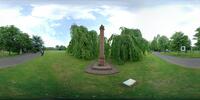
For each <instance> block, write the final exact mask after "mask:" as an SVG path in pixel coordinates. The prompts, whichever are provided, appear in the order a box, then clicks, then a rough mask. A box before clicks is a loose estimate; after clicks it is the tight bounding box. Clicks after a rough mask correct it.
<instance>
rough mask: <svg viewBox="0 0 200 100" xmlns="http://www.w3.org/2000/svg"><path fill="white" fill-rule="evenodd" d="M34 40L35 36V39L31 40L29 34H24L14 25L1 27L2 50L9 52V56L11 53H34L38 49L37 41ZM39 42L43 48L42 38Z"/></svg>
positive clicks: (0, 41) (0, 42) (0, 45)
mask: <svg viewBox="0 0 200 100" xmlns="http://www.w3.org/2000/svg"><path fill="white" fill-rule="evenodd" d="M36 37H37V36H36ZM34 38H35V36H34V37H33V39H31V38H30V37H29V35H28V34H27V33H23V32H22V31H21V30H20V29H19V28H17V27H15V26H14V25H10V26H1V27H0V50H4V51H9V54H10V53H11V52H15V53H18V54H19V53H26V52H29V51H32V50H34V49H36V46H35V45H38V43H37V41H35V40H34ZM37 38H38V37H37ZM39 38H40V37H39ZM32 40H33V41H32ZM39 42H40V43H39V45H38V46H40V47H41V46H43V42H42V40H41V38H40V40H39ZM38 46H37V47H38ZM37 51H38V50H37Z"/></svg>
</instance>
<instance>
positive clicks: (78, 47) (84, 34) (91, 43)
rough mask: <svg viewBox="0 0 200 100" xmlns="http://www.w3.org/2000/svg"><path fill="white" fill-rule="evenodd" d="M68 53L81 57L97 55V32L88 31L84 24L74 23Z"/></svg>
mask: <svg viewBox="0 0 200 100" xmlns="http://www.w3.org/2000/svg"><path fill="white" fill-rule="evenodd" d="M70 34H71V41H70V42H69V45H68V53H70V54H71V55H73V56H75V57H77V58H80V59H93V58H96V57H97V54H98V53H97V32H96V31H93V30H92V31H88V29H87V28H86V27H84V26H78V25H72V26H71V28H70Z"/></svg>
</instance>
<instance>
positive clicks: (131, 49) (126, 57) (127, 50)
mask: <svg viewBox="0 0 200 100" xmlns="http://www.w3.org/2000/svg"><path fill="white" fill-rule="evenodd" d="M120 29H121V30H122V31H121V34H120V35H112V36H111V37H110V39H109V42H112V43H111V58H112V59H113V60H115V61H116V62H118V63H119V64H123V63H125V62H126V61H138V60H141V59H142V57H143V55H144V54H145V52H146V51H148V47H149V46H148V45H149V44H148V41H147V40H145V39H144V38H142V34H141V32H140V30H138V29H128V28H125V27H121V28H120Z"/></svg>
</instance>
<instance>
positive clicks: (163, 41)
mask: <svg viewBox="0 0 200 100" xmlns="http://www.w3.org/2000/svg"><path fill="white" fill-rule="evenodd" d="M158 46H159V49H160V51H166V49H169V39H168V38H167V37H166V36H161V37H160V38H159V39H158Z"/></svg>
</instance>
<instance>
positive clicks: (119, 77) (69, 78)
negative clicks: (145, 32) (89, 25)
mask: <svg viewBox="0 0 200 100" xmlns="http://www.w3.org/2000/svg"><path fill="white" fill-rule="evenodd" d="M90 62H91V61H85V60H79V59H76V58H74V57H72V56H69V55H68V54H66V53H65V52H60V51H48V52H46V54H45V56H43V57H41V56H39V57H37V58H36V59H34V60H32V61H29V62H26V63H24V64H20V65H17V66H15V67H12V68H11V67H9V68H3V69H0V98H2V99H5V98H9V99H11V98H20V99H22V98H54V97H55V98H63V97H65V98H90V99H95V98H102V99H103V98H118V99H119V98H127V99H129V98H149V99H167V100H171V99H176V100H177V99H183V98H185V99H189V100H192V99H199V98H200V69H189V68H184V67H180V66H178V65H174V64H170V63H167V62H165V61H163V60H161V59H159V58H157V57H155V56H154V55H152V54H150V55H147V56H146V57H145V58H144V60H142V61H140V62H135V63H131V62H130V63H126V64H125V65H118V66H116V67H117V69H118V70H120V73H118V74H115V75H107V76H100V75H92V74H87V73H85V72H84V70H85V68H86V66H87V65H88V64H89V63H90ZM128 78H133V79H136V80H137V84H136V85H135V86H134V87H126V86H123V85H122V82H123V81H124V80H126V79H128Z"/></svg>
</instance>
